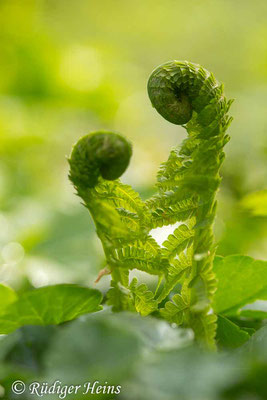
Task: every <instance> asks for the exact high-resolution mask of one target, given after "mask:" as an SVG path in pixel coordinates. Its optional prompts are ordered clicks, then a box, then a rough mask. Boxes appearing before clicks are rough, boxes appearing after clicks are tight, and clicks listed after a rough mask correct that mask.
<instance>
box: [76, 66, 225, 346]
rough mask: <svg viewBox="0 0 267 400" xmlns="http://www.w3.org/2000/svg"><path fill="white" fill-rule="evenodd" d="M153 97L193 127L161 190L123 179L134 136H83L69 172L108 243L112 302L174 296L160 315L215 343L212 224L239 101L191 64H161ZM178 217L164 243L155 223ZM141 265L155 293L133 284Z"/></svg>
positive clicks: (130, 305) (171, 116)
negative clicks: (143, 190) (140, 189)
mask: <svg viewBox="0 0 267 400" xmlns="http://www.w3.org/2000/svg"><path fill="white" fill-rule="evenodd" d="M148 94H149V97H150V100H151V103H152V105H153V106H154V107H155V109H156V110H157V111H158V112H159V113H160V114H161V115H162V116H163V117H164V118H165V119H166V120H168V121H169V122H171V123H174V124H177V125H182V126H183V127H184V128H185V129H186V130H187V133H188V137H187V139H185V140H184V141H183V143H182V145H181V146H178V147H177V148H176V149H173V150H172V151H171V153H170V156H169V158H168V160H167V161H166V162H165V163H163V164H162V165H161V167H160V170H159V173H158V175H157V193H156V194H155V195H154V196H152V197H151V198H150V199H148V200H146V201H145V202H143V201H142V200H141V198H140V196H139V195H138V193H136V192H135V191H134V190H133V189H132V188H131V187H130V186H128V185H124V184H122V183H121V182H120V181H119V180H118V178H119V177H120V176H121V174H122V173H123V172H124V171H125V169H126V168H127V166H128V164H129V160H130V157H131V154H132V151H131V145H130V144H129V142H128V141H127V140H126V139H125V138H123V137H122V136H120V135H118V134H116V133H110V132H103V131H101V132H95V133H93V134H89V135H87V136H85V137H84V138H82V139H80V140H79V141H78V143H77V144H76V145H75V146H74V148H73V151H72V154H71V157H70V160H69V163H70V179H71V180H72V182H73V184H74V186H75V188H76V190H77V193H78V195H79V196H80V197H82V199H83V201H84V204H85V206H86V207H87V208H88V210H89V211H90V213H91V215H92V218H93V220H94V222H95V225H96V229H97V234H98V236H99V238H100V239H101V241H102V244H103V248H104V252H105V257H106V261H107V264H108V268H109V269H110V271H111V275H112V280H113V282H112V288H111V289H110V291H109V292H108V296H107V297H108V304H109V305H112V306H113V308H114V310H116V311H119V310H131V311H132V310H135V311H137V312H140V313H141V314H142V315H147V314H149V313H151V312H153V311H155V310H158V308H159V307H160V306H159V305H160V304H161V302H162V301H163V300H165V301H166V300H167V302H166V303H165V306H164V308H163V309H161V310H158V311H160V314H161V316H163V317H164V318H165V319H167V320H168V321H170V322H175V323H177V324H180V323H183V324H184V325H186V326H189V327H191V328H192V329H193V330H194V332H195V337H196V340H197V341H199V342H201V343H205V345H207V346H210V347H214V334H215V329H216V316H215V315H213V314H212V310H211V306H210V304H211V300H212V296H213V294H214V291H215V289H216V280H215V277H214V274H213V271H212V263H213V258H214V254H215V246H214V238H213V232H212V226H213V222H214V218H215V211H216V200H215V196H216V192H217V190H218V187H219V184H220V181H221V178H220V176H219V169H220V167H221V164H222V162H223V160H224V153H223V147H224V146H225V144H226V143H227V142H228V140H229V137H228V136H227V135H226V134H225V132H226V129H227V128H228V126H229V124H230V122H231V118H229V117H228V115H227V112H228V110H229V108H230V105H231V101H228V102H227V100H226V99H225V97H224V94H223V86H222V85H221V84H219V83H218V82H217V81H216V79H215V78H214V76H213V75H212V74H211V73H210V72H208V71H207V70H205V69H204V68H202V67H201V66H200V65H197V64H193V63H189V62H187V61H183V62H180V61H171V62H168V63H166V64H163V65H161V66H159V67H158V68H156V69H155V70H154V71H153V73H152V74H151V76H150V78H149V81H148ZM181 222H183V223H182V224H181ZM177 223H179V226H178V227H177V228H176V229H175V230H174V232H173V234H171V235H170V236H169V237H168V239H167V240H166V241H165V242H164V244H163V245H164V247H160V246H159V245H158V244H157V243H156V242H155V240H154V239H153V238H152V237H151V235H150V231H151V230H152V229H153V228H158V227H163V226H165V225H173V224H177ZM133 269H139V270H141V271H144V272H146V273H148V274H150V275H158V280H159V283H158V286H157V289H156V290H155V293H154V294H153V292H152V291H149V290H148V289H147V286H146V285H144V284H141V285H139V286H137V282H136V281H135V280H133V281H132V283H131V284H130V285H129V282H128V278H129V277H128V275H129V271H130V270H133ZM177 284H179V285H180V289H179V288H178V286H179V285H178V286H177ZM172 296H173V297H172ZM168 297H169V299H167V298H168Z"/></svg>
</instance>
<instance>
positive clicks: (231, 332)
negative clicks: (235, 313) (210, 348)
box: [216, 315, 250, 349]
mask: <svg viewBox="0 0 267 400" xmlns="http://www.w3.org/2000/svg"><path fill="white" fill-rule="evenodd" d="M249 338H250V335H249V334H248V332H245V331H244V330H242V329H241V328H240V327H239V326H238V325H236V324H234V323H233V322H232V321H230V320H229V319H228V318H225V317H223V316H222V315H218V319H217V333H216V339H217V342H218V344H219V346H221V347H224V348H228V349H234V348H236V347H239V346H241V345H242V344H244V343H245V342H246V341H247V340H249Z"/></svg>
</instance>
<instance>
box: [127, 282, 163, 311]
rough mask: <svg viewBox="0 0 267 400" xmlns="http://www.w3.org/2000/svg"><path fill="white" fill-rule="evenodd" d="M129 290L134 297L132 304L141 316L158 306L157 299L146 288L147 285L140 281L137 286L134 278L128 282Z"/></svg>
mask: <svg viewBox="0 0 267 400" xmlns="http://www.w3.org/2000/svg"><path fill="white" fill-rule="evenodd" d="M130 290H131V292H132V294H133V297H134V305H135V308H136V311H137V312H139V313H140V314H141V315H142V316H146V315H148V314H151V313H152V312H153V311H155V310H156V309H157V307H158V303H157V301H156V300H155V299H154V294H153V292H151V291H150V290H148V288H147V285H145V284H144V283H142V284H141V285H139V286H137V279H136V278H134V279H133V280H132V282H131V284H130Z"/></svg>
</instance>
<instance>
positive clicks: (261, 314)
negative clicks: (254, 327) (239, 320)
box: [239, 310, 267, 320]
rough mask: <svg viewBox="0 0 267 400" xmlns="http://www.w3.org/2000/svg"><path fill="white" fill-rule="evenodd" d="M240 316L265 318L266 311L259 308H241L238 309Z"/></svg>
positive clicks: (266, 315)
mask: <svg viewBox="0 0 267 400" xmlns="http://www.w3.org/2000/svg"><path fill="white" fill-rule="evenodd" d="M239 315H240V317H244V318H250V319H256V320H265V319H267V311H260V310H242V311H240V314H239Z"/></svg>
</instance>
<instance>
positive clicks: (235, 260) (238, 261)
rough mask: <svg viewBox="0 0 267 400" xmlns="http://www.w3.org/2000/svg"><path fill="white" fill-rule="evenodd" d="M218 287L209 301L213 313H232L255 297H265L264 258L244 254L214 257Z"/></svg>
mask: <svg viewBox="0 0 267 400" xmlns="http://www.w3.org/2000/svg"><path fill="white" fill-rule="evenodd" d="M214 272H215V274H216V277H217V279H218V289H217V291H216V293H215V296H214V300H213V309H214V311H215V312H216V313H220V314H226V315H227V314H228V315H233V314H235V313H236V311H237V310H238V309H240V308H241V307H243V306H245V305H246V304H249V303H253V302H254V301H255V300H265V299H267V261H260V260H254V259H253V258H251V257H248V256H240V255H234V256H228V257H225V258H223V257H216V258H215V260H214Z"/></svg>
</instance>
